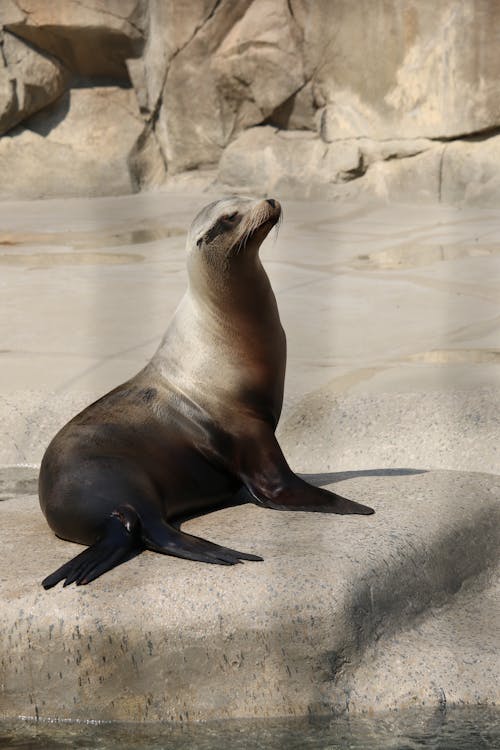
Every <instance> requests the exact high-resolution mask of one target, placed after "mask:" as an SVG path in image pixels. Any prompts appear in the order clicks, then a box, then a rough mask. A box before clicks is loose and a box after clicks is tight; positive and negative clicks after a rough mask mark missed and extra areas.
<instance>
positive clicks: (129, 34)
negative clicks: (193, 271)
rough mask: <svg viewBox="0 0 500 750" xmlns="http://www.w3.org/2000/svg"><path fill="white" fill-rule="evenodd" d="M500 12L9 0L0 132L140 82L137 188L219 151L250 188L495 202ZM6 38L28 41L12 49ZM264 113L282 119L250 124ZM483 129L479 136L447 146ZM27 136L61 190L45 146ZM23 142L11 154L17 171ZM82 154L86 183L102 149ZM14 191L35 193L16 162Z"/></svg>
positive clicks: (408, 5)
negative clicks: (69, 91) (71, 101)
mask: <svg viewBox="0 0 500 750" xmlns="http://www.w3.org/2000/svg"><path fill="white" fill-rule="evenodd" d="M499 19H500V15H499V6H498V3H497V2H496V0H477V2H472V0H446V2H442V3H440V4H438V6H436V3H435V2H433V0H422V2H419V3H415V2H413V0H401V1H400V0H387V2H381V1H380V2H379V1H378V0H377V1H376V2H374V1H372V0H359V2H356V3H352V2H349V1H348V0H239V1H238V2H237V3H236V2H233V1H232V0H187V1H186V2H183V3H181V4H179V3H178V2H176V1H175V0H124V2H121V1H120V0H92V2H89V3H82V2H80V1H79V0H68V1H67V2H64V3H49V2H46V0H23V2H22V3H21V2H18V3H16V2H14V0H4V2H3V3H2V7H1V8H0V33H1V29H2V28H3V29H4V35H5V39H6V40H8V43H7V42H4V45H3V46H4V48H5V49H4V55H3V57H2V56H1V55H0V134H1V132H2V130H3V131H6V130H8V129H11V128H12V127H13V126H14V125H15V124H16V123H25V122H26V119H27V118H28V117H29V116H30V115H31V114H32V113H33V112H34V111H37V110H40V109H42V110H44V109H45V108H46V107H47V105H50V103H51V102H52V101H53V100H54V99H55V98H56V97H57V96H59V95H60V94H61V93H62V91H63V90H64V89H65V88H67V87H68V86H69V85H71V86H75V85H81V83H82V82H83V83H84V84H85V85H86V86H88V85H91V86H94V85H96V86H98V87H100V86H102V85H104V84H106V85H109V86H111V87H114V86H115V84H116V83H120V84H121V85H128V84H131V85H132V87H133V90H134V93H135V97H136V100H137V104H138V108H139V112H140V113H141V116H142V118H143V129H142V130H141V131H140V133H139V134H138V135H137V138H136V140H135V143H134V145H133V147H132V148H131V147H130V145H129V140H128V138H125V140H124V146H123V154H122V159H123V161H127V162H128V164H129V170H130V178H129V179H128V181H126V183H123V181H122V184H128V188H127V189H130V190H141V189H143V188H150V187H158V186H160V185H162V184H167V185H168V186H170V187H172V188H175V189H176V190H177V189H181V186H182V185H184V186H185V188H186V189H189V185H191V184H193V179H192V176H189V175H188V176H187V177H186V176H181V177H179V176H178V175H185V173H186V170H191V171H192V170H195V169H199V170H202V171H203V172H204V173H207V172H208V170H214V169H216V168H217V165H218V164H219V162H220V160H221V157H222V162H221V164H220V173H221V174H220V177H221V184H225V185H227V186H228V187H231V189H241V190H243V191H245V192H249V191H254V192H258V193H266V192H267V193H268V192H270V191H272V190H273V189H276V188H277V189H278V190H280V191H281V192H282V196H285V197H286V196H297V197H313V196H314V197H324V198H326V199H335V200H337V199H346V198H351V199H357V198H359V197H360V196H365V195H368V196H376V197H381V198H384V199H386V200H394V199H396V200H401V199H403V200H416V201H418V202H428V201H429V200H431V201H432V200H435V201H439V200H441V201H445V202H449V203H455V204H462V203H468V202H469V203H472V204H480V203H481V202H483V201H485V202H486V203H487V204H488V205H494V204H495V201H497V200H498V196H499V189H498V180H499V179H500V178H498V177H497V174H496V170H495V164H496V162H492V164H491V165H489V164H488V159H489V156H488V153H489V151H488V148H489V147H488V146H487V145H486V143H487V142H488V141H489V140H491V137H494V136H495V134H497V132H498V131H497V128H498V127H499V126H500V103H499V98H498V96H497V81H498V79H499V77H500V56H499V55H498V45H497V35H496V27H497V25H498V22H499ZM9 32H12V34H14V35H15V41H14V37H12V34H10V35H9ZM9 45H10V47H11V48H13V47H14V46H16V47H17V48H18V50H22V54H19V53H18V52H15V57H16V60H18V62H17V63H16V64H12V63H9V61H8V60H7V54H6V51H7V48H8V47H9ZM27 45H30V46H27ZM381 50H383V54H381ZM12 54H13V53H11V56H12ZM63 70H65V71H66V70H67V71H69V73H70V75H71V78H70V79H69V80H67V79H65V78H64V75H63ZM113 111H115V112H117V110H113ZM50 117H51V113H50V112H48V111H47V118H48V119H49V120H50ZM266 125H269V126H272V127H274V128H277V129H279V130H280V131H281V133H274V134H273V136H272V137H271V136H270V135H269V131H267V134H266V135H263V134H262V133H259V134H256V133H255V132H254V131H253V128H254V127H255V126H266ZM84 126H85V127H88V126H89V119H88V118H87V119H85V118H84V119H83V120H82V123H80V124H79V125H78V126H76V127H77V129H78V130H79V132H80V131H81V130H82V128H83V127H84ZM28 127H29V126H28ZM299 131H302V132H303V134H304V133H305V134H306V135H307V134H309V135H311V138H308V137H303V138H302V140H300V135H298V132H299ZM247 132H248V133H249V135H248V137H247V135H246V134H247ZM264 132H266V131H265V130H264ZM283 133H285V134H286V137H289V138H291V139H293V143H291V142H285V141H284V140H283V135H282V134H283ZM474 134H481V135H482V136H483V137H484V138H485V144H484V145H483V146H481V147H479V146H478V147H477V148H472V145H471V142H470V140H469V141H466V145H461V141H458V143H457V147H456V148H451V147H450V144H449V141H450V140H457V139H462V138H463V137H464V136H466V137H469V136H471V135H474ZM436 141H438V142H437V143H436ZM439 141H443V142H444V147H443V144H442V143H439ZM321 143H323V144H325V145H326V146H327V147H326V148H324V149H323V148H322V147H321ZM11 145H12V144H11ZM261 147H262V148H263V149H264V151H265V153H263V154H259V153H255V149H259V148H261ZM29 148H30V149H31V150H30V156H31V157H32V156H33V155H34V154H35V153H36V152H37V149H40V158H39V159H38V160H37V161H38V162H39V164H40V171H42V170H43V179H44V181H45V182H46V183H47V187H46V194H48V195H56V194H58V191H59V189H60V187H59V186H60V184H61V183H60V182H58V178H57V177H55V178H54V183H53V184H49V183H51V182H52V176H51V174H52V173H51V170H50V169H47V166H48V162H49V161H50V158H49V157H48V156H47V154H48V151H47V148H49V147H48V146H46V144H44V143H43V142H42V141H38V142H37V143H36V144H35V143H32V144H31V145H30V147H29ZM5 149H7V150H9V149H10V147H9V146H5ZM491 149H492V152H491V153H492V156H493V157H494V156H495V153H496V146H495V144H494V143H492V145H491ZM49 150H50V149H49ZM56 150H57V149H56ZM226 151H227V154H226ZM424 152H425V153H424ZM61 153H62V152H61ZM58 158H59V157H55V161H57V159H58ZM24 159H25V157H24V155H22V154H21V153H19V155H18V160H19V161H18V162H17V161H16V159H15V158H14V155H13V154H12V153H11V155H10V160H9V165H10V166H11V167H12V168H13V169H14V171H17V172H20V171H21V170H23V169H24V168H25V162H24ZM34 169H35V167H34V166H33V167H32V169H31V172H32V173H33V170H34ZM79 170H81V172H80V171H79V172H78V175H79V176H78V178H77V179H78V180H80V174H81V183H82V188H81V190H80V193H81V194H86V193H87V192H88V191H89V190H90V186H91V185H94V184H96V180H95V174H94V168H93V166H92V160H90V161H82V162H80V167H79ZM58 171H59V170H58V169H56V170H55V172H58ZM211 180H212V176H211V175H210V176H208V175H207V179H205V177H204V175H200V176H199V177H198V178H196V179H195V182H196V184H203V185H204V186H205V187H208V186H209V185H210V183H211ZM119 182H120V181H119ZM113 184H114V183H113ZM14 189H16V190H17V193H15V192H14ZM110 189H111V186H110V187H109V188H106V189H105V190H103V189H102V188H101V189H100V191H99V193H101V194H102V192H106V193H107V192H109V190H110ZM123 189H124V188H122V187H120V188H118V191H119V192H121V191H122V190H123ZM8 194H12V195H18V196H20V197H21V196H24V197H30V196H32V195H33V194H34V193H33V190H32V189H31V188H30V186H29V185H28V186H27V187H26V188H25V187H24V184H23V181H22V180H17V181H15V183H13V185H12V188H11V192H10V193H8ZM59 194H60V193H59Z"/></svg>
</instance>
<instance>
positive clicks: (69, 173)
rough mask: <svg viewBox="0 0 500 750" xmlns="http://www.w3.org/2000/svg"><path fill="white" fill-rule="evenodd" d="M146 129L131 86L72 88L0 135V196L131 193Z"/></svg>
mask: <svg viewBox="0 0 500 750" xmlns="http://www.w3.org/2000/svg"><path fill="white" fill-rule="evenodd" d="M142 130H143V121H142V118H141V117H140V115H139V112H138V110H137V104H136V101H135V96H134V93H133V91H132V90H131V89H121V88H116V87H102V88H99V87H95V88H90V89H73V90H71V91H70V92H67V93H66V94H65V95H64V96H63V97H62V98H60V99H59V100H58V102H57V103H56V104H54V105H52V107H51V108H50V110H45V111H44V113H43V114H40V115H34V116H33V117H32V118H31V119H30V120H29V121H28V123H27V127H26V129H24V130H21V129H20V128H18V129H17V130H15V131H12V132H11V133H9V135H7V136H4V137H3V138H2V139H1V140H0V172H1V173H2V174H8V175H9V179H8V180H2V181H0V197H1V198H12V197H14V196H17V197H19V196H22V197H23V198H47V197H52V196H56V195H65V196H77V195H81V196H84V195H119V194H122V193H129V192H131V191H133V190H134V189H135V188H136V184H135V178H134V176H133V173H132V170H131V167H130V164H129V158H130V157H131V155H132V154H133V153H134V151H135V149H136V143H137V140H138V138H139V137H140V135H141V133H142Z"/></svg>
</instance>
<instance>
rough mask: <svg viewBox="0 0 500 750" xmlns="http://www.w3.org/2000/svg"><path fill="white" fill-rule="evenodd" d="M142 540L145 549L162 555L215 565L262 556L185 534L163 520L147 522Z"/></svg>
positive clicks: (230, 563) (259, 558)
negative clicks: (147, 525)
mask: <svg viewBox="0 0 500 750" xmlns="http://www.w3.org/2000/svg"><path fill="white" fill-rule="evenodd" d="M143 540H144V544H145V546H146V549H150V550H153V551H154V552H161V553H162V554H164V555H173V556H174V557H182V558H184V559H186V560H197V561H198V562H206V563H212V564H215V565H235V564H236V563H239V562H240V561H241V560H253V561H256V562H259V561H262V557H259V556H258V555H251V554H249V553H248V552H238V550H235V549H229V547H221V546H220V545H219V544H214V543H213V542H209V541H208V540H207V539H201V538H200V537H198V536H192V535H191V534H186V533H185V532H184V531H181V530H180V529H176V528H174V527H173V526H170V525H169V524H167V523H165V522H164V521H161V522H158V523H156V524H155V525H151V524H149V528H147V529H146V528H145V529H144V531H143Z"/></svg>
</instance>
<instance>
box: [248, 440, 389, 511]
mask: <svg viewBox="0 0 500 750" xmlns="http://www.w3.org/2000/svg"><path fill="white" fill-rule="evenodd" d="M240 460H241V473H240V479H241V481H242V482H243V483H244V485H245V487H246V488H247V490H248V492H249V494H250V496H251V499H252V502H254V503H255V504H256V505H261V506H263V507H265V508H273V509H274V510H301V511H306V512H316V513H338V514H341V515H351V514H359V515H363V516H367V515H371V514H372V513H374V512H375V511H374V510H373V509H372V508H369V507H368V506H367V505H361V503H356V502H354V501H353V500H347V498H345V497H341V496H340V495H336V494H335V493H334V492H329V491H328V490H324V489H323V488H321V487H314V486H313V485H311V484H308V483H307V482H305V481H304V480H303V479H301V478H300V477H298V476H296V475H295V474H294V473H293V471H292V470H291V469H290V467H289V466H288V464H287V462H286V460H285V457H284V456H283V453H282V451H281V448H280V447H279V445H278V441H277V440H276V437H275V436H274V433H273V432H272V430H271V428H270V427H269V428H268V427H267V426H264V427H263V428H262V429H261V430H260V431H259V434H258V436H256V437H255V439H253V440H251V441H249V442H248V444H247V445H243V450H242V454H241V459H240Z"/></svg>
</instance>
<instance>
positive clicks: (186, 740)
mask: <svg viewBox="0 0 500 750" xmlns="http://www.w3.org/2000/svg"><path fill="white" fill-rule="evenodd" d="M11 748H12V750H14V749H15V750H65V749H66V748H80V749H81V750H112V749H113V750H114V749H115V748H120V750H193V749H195V750H220V748H224V749H225V750H226V749H227V750H271V749H272V750H278V749H279V750H281V749H282V750H422V748H432V750H496V749H499V748H500V709H498V708H494V707H491V708H477V707H475V708H460V709H457V708H455V709H448V710H447V711H446V712H445V713H441V712H438V711H432V710H424V711H422V710H419V711H406V712H398V713H392V714H383V715H380V716H376V717H355V718H346V717H341V718H330V719H319V718H315V719H306V718H302V719H297V718H293V719H253V720H227V721H218V722H207V723H200V724H187V725H186V724H184V725H170V724H149V725H139V724H69V723H58V724H57V723H45V722H21V721H17V722H16V721H10V722H0V750H7V749H11Z"/></svg>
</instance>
